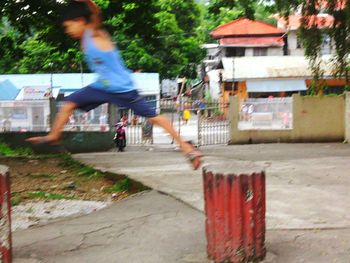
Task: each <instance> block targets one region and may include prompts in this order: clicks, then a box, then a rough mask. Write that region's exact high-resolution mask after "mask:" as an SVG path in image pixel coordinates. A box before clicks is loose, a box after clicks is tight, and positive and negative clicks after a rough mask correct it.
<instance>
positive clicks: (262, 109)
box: [238, 97, 293, 130]
mask: <svg viewBox="0 0 350 263" xmlns="http://www.w3.org/2000/svg"><path fill="white" fill-rule="evenodd" d="M292 128H293V98H291V97H286V98H264V99H254V98H250V99H247V100H245V101H244V102H242V103H241V107H240V112H239V123H238V129H239V130H252V129H253V130H254V129H265V130H280V129H282V130H283V129H292Z"/></svg>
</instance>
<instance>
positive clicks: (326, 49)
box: [321, 35, 332, 55]
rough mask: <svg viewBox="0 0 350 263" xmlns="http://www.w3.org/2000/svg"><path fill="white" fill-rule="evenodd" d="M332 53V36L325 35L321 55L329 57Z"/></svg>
mask: <svg viewBox="0 0 350 263" xmlns="http://www.w3.org/2000/svg"><path fill="white" fill-rule="evenodd" d="M331 53H332V40H331V38H330V36H328V35H323V41H322V46H321V54H322V55H329V54H331Z"/></svg>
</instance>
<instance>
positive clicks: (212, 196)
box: [203, 164, 266, 263]
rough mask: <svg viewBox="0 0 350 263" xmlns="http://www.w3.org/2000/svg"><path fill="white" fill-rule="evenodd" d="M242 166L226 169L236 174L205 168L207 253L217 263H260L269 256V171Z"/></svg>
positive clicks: (232, 166)
mask: <svg viewBox="0 0 350 263" xmlns="http://www.w3.org/2000/svg"><path fill="white" fill-rule="evenodd" d="M239 166H240V168H237V165H236V166H235V165H230V169H229V168H226V169H227V170H233V171H237V172H233V173H224V172H221V173H220V172H216V173H214V171H220V170H223V169H222V168H217V169H215V168H213V167H211V168H204V169H203V180H204V198H205V213H206V236H207V242H208V245H207V252H208V257H209V258H210V259H212V260H214V261H215V262H232V263H241V262H249V261H254V262H257V261H259V260H263V259H264V258H265V256H266V249H265V210H266V208H265V207H266V206H265V200H266V194H265V172H263V171H262V172H256V171H261V170H262V169H260V167H259V168H256V167H254V168H253V167H251V165H250V164H248V165H247V166H245V167H242V164H239ZM226 169H225V170H226ZM235 169H236V170H235ZM244 169H246V170H247V172H241V171H244ZM257 169H258V170H257Z"/></svg>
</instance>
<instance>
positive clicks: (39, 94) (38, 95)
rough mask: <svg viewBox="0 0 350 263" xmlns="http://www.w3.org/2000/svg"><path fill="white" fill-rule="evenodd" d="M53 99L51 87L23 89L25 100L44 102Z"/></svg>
mask: <svg viewBox="0 0 350 263" xmlns="http://www.w3.org/2000/svg"><path fill="white" fill-rule="evenodd" d="M50 97H51V88H50V86H25V87H23V100H43V99H49V98H50Z"/></svg>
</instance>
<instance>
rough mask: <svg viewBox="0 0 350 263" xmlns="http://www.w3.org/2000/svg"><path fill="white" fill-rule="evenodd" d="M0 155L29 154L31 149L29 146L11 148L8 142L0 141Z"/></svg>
mask: <svg viewBox="0 0 350 263" xmlns="http://www.w3.org/2000/svg"><path fill="white" fill-rule="evenodd" d="M0 155H2V156H6V157H16V156H30V155H33V151H32V150H31V149H30V148H11V147H10V146H9V145H8V144H6V143H4V142H2V141H0Z"/></svg>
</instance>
